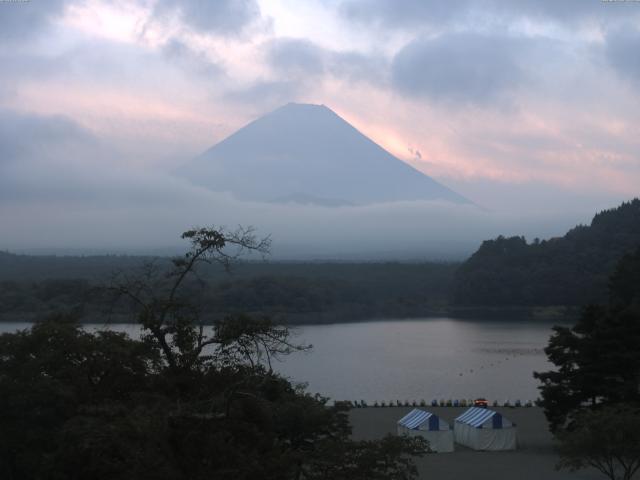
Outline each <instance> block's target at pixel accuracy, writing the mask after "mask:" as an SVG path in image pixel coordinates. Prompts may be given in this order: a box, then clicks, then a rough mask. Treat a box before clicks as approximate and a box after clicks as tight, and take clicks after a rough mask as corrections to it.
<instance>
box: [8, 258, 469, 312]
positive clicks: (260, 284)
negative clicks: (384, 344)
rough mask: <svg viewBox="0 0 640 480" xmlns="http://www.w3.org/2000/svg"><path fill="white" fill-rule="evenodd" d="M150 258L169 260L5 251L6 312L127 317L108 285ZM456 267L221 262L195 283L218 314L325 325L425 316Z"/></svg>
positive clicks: (444, 295)
mask: <svg viewBox="0 0 640 480" xmlns="http://www.w3.org/2000/svg"><path fill="white" fill-rule="evenodd" d="M149 261H155V262H156V263H158V264H159V265H160V266H162V265H163V263H166V262H167V261H168V260H167V259H166V258H159V259H152V258H147V257H119V256H112V257H110V256H103V257H30V256H18V255H10V254H0V272H1V273H0V318H2V319H4V320H19V319H21V318H31V317H34V316H41V314H44V313H49V312H53V311H60V310H62V311H70V310H72V311H76V312H78V313H81V314H83V316H84V318H85V319H87V320H91V319H97V318H100V319H103V318H107V316H111V317H112V318H113V319H117V320H124V317H122V316H121V315H124V313H125V312H126V311H127V309H126V308H124V306H122V305H118V304H116V305H112V304H111V303H110V301H109V295H107V294H106V293H105V291H104V290H103V289H101V288H100V287H102V286H105V285H107V284H108V281H109V277H110V276H111V275H112V274H113V273H114V272H116V271H118V270H120V271H132V270H135V269H136V268H138V267H139V266H140V265H142V264H143V263H145V262H149ZM6 267H8V268H6ZM456 268H457V264H446V263H285V262H282V263H258V262H255V263H253V262H252V263H240V264H238V265H236V266H235V267H234V268H233V270H232V272H231V273H229V274H227V273H225V272H224V271H223V270H222V269H221V268H218V267H216V266H211V267H210V268H208V269H206V270H204V271H203V272H201V275H200V278H201V279H202V280H203V281H204V282H205V288H204V289H203V290H200V289H199V288H196V287H195V286H194V295H197V296H198V297H199V302H201V304H202V305H203V306H204V307H205V308H204V310H205V311H206V312H207V314H208V315H209V316H210V317H211V318H215V317H218V316H222V315H225V314H228V313H238V312H249V313H258V312H260V313H265V314H269V315H273V316H276V317H278V318H281V319H282V320H285V321H289V322H292V323H305V322H314V323H316V322H321V323H324V322H338V321H353V320H362V319H368V318H375V317H394V316H397V317H412V316H424V315H430V314H434V313H437V312H441V311H442V310H443V308H444V307H445V306H446V305H447V304H448V303H449V293H450V290H451V282H452V280H453V274H454V272H455V269H456Z"/></svg>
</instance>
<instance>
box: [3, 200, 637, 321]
mask: <svg viewBox="0 0 640 480" xmlns="http://www.w3.org/2000/svg"><path fill="white" fill-rule="evenodd" d="M639 246H640V200H638V199H635V200H632V201H630V202H627V203H623V204H622V205H621V206H619V207H618V208H615V209H611V210H607V211H603V212H601V213H599V214H597V215H596V216H595V217H594V218H593V221H592V222H591V225H589V226H583V225H580V226H577V227H576V228H574V229H572V230H570V231H569V232H568V233H567V234H566V235H565V236H563V237H560V238H552V239H550V240H542V241H540V240H538V239H535V240H534V241H533V242H532V243H527V241H526V240H525V239H524V237H511V238H505V237H502V236H500V237H498V238H496V239H494V240H488V241H485V242H483V243H482V245H481V246H480V248H479V249H478V251H477V252H476V253H474V254H473V255H472V256H471V257H470V258H469V259H468V260H467V261H466V262H464V263H462V264H457V263H428V262H425V263H397V262H388V263H339V262H336V263H296V262H242V263H239V264H237V265H235V267H234V268H233V270H232V272H231V273H226V272H225V271H224V270H223V269H222V268H220V267H219V266H217V265H211V266H209V267H207V268H206V269H204V270H203V271H202V272H200V278H201V279H202V281H203V282H204V285H205V288H204V289H202V290H201V289H200V288H199V286H198V287H195V286H194V290H193V294H194V295H198V297H199V301H200V302H201V303H202V305H203V306H204V307H205V308H204V311H206V312H207V314H208V316H210V317H211V318H215V317H219V316H222V315H225V314H228V313H238V312H247V313H265V314H269V315H272V316H276V317H278V318H279V319H282V320H285V321H289V322H291V323H306V322H314V323H324V322H344V321H355V320H363V319H371V318H376V317H379V318H383V317H384V318H393V317H397V318H406V317H420V316H433V315H449V316H466V317H491V318H495V317H498V316H500V317H503V318H514V317H522V316H536V317H537V316H563V315H566V312H567V309H566V308H564V307H568V308H569V310H571V309H572V307H576V308H577V307H578V306H580V305H584V304H587V303H598V302H604V301H605V300H606V298H607V287H608V283H607V282H608V280H607V279H608V278H609V276H610V275H611V273H612V272H613V269H614V267H615V265H616V263H617V262H618V260H619V259H621V258H622V257H623V256H624V255H625V254H627V253H630V252H632V251H635V249H636V248H638V247H639ZM148 262H155V263H156V264H157V265H158V266H159V267H160V268H162V267H163V266H166V265H168V262H169V259H168V258H162V257H161V258H153V257H135V256H87V257H56V256H26V255H13V254H10V253H2V252H0V319H4V320H20V319H29V318H36V317H38V316H41V315H42V314H44V313H49V312H53V311H60V310H62V311H69V310H74V311H77V312H78V313H83V314H84V318H85V319H87V320H96V319H98V318H100V319H101V318H104V317H105V315H107V313H108V314H109V315H111V316H112V318H115V319H118V320H126V317H124V314H125V312H126V311H127V309H126V308H124V307H123V306H122V305H111V304H110V302H109V301H108V296H107V295H105V293H104V290H101V289H100V288H99V287H100V286H104V285H106V284H108V282H109V278H110V276H111V275H113V274H114V272H118V271H122V272H130V271H133V270H135V269H136V268H139V267H140V266H141V265H142V264H144V263H148ZM552 307H553V308H552ZM558 307H562V308H558Z"/></svg>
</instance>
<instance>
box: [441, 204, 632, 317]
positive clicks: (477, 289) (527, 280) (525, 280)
mask: <svg viewBox="0 0 640 480" xmlns="http://www.w3.org/2000/svg"><path fill="white" fill-rule="evenodd" d="M639 246H640V200H638V199H637V198H636V199H634V200H632V201H630V202H625V203H623V204H622V205H620V206H619V207H617V208H613V209H610V210H605V211H603V212H601V213H598V214H597V215H596V216H595V217H594V218H593V220H592V222H591V225H588V226H585V225H579V226H577V227H575V228H573V229H572V230H570V231H569V232H567V234H566V235H565V236H564V237H559V238H552V239H550V240H543V241H539V240H538V239H535V240H534V241H533V242H532V243H527V241H526V240H525V238H524V237H510V238H505V237H503V236H500V237H498V238H496V239H494V240H487V241H485V242H483V243H482V245H481V246H480V248H479V249H478V250H477V251H476V252H475V253H474V254H473V255H472V256H471V257H470V258H469V259H468V260H467V261H466V262H464V263H463V264H462V265H461V266H460V268H459V269H458V271H457V273H456V277H455V282H454V291H453V296H454V302H455V303H456V304H458V305H486V306H512V305H519V306H549V305H584V304H586V303H591V302H594V303H602V302H606V300H607V287H608V278H609V276H610V275H611V273H612V272H613V270H614V268H615V266H616V263H617V262H618V261H619V260H620V259H621V258H622V257H623V256H624V255H625V254H628V253H631V252H633V251H634V250H635V249H637V248H638V247H639Z"/></svg>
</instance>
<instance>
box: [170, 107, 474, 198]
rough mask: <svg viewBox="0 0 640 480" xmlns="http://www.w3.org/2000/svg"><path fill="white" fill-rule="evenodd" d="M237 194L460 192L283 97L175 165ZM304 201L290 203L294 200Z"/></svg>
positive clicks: (319, 110)
mask: <svg viewBox="0 0 640 480" xmlns="http://www.w3.org/2000/svg"><path fill="white" fill-rule="evenodd" d="M178 173H179V174H180V175H182V176H184V177H186V178H188V179H189V180H190V181H191V182H193V183H194V184H197V185H200V186H203V187H206V188H208V189H211V190H214V191H227V192H231V193H232V194H234V195H235V196H236V197H237V198H240V199H243V200H254V201H261V202H294V203H316V204H320V205H325V206H338V205H350V204H370V203H382V202H389V201H402V200H434V199H442V200H446V201H450V202H455V203H469V202H468V200H466V199H465V198H464V197H462V196H460V195H458V194H457V193H455V192H454V191H452V190H450V189H448V188H447V187H445V186H443V185H441V184H440V183H438V182H436V181H435V180H433V179H431V178H429V177H428V176H426V175H424V174H423V173H421V172H419V171H418V170H416V169H414V168H413V167H411V166H409V165H407V164H406V163H404V162H402V161H401V160H399V159H397V158H396V157H394V156H393V155H391V154H390V153H389V152H387V151H386V150H384V149H383V148H381V147H380V146H379V145H377V144H376V143H374V142H373V141H371V140H370V139H369V138H367V137H366V136H364V135H363V134H361V133H360V132H359V131H358V130H356V129H355V128H354V127H352V126H351V125H350V124H349V123H347V122H346V121H344V120H343V119H342V118H340V117H339V116H338V115H336V114H335V113H334V112H333V111H331V110H330V109H329V108H327V107H325V106H320V105H304V104H288V105H285V106H284V107H281V108H279V109H278V110H275V111H274V112H271V113H269V114H267V115H265V116H263V117H261V118H259V119H258V120H255V121H254V122H252V123H250V124H249V125H247V126H245V127H244V128H242V129H240V130H239V131H237V132H236V133H234V134H233V135H231V136H229V137H228V138H226V139H225V140H223V141H222V142H220V143H218V144H217V145H215V146H214V147H212V148H211V149H209V150H208V151H206V152H205V153H204V154H202V155H201V156H199V157H197V158H196V159H194V160H193V161H191V162H190V163H188V164H187V165H185V166H184V167H182V168H181V169H180V170H179V172H178ZM300 198H302V199H304V202H298V199H300Z"/></svg>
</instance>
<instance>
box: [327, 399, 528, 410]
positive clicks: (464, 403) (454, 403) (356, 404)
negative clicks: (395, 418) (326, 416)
mask: <svg viewBox="0 0 640 480" xmlns="http://www.w3.org/2000/svg"><path fill="white" fill-rule="evenodd" d="M335 404H336V405H343V406H347V407H352V408H367V407H373V408H385V407H426V406H427V402H426V401H425V400H424V399H423V400H420V401H419V402H418V401H416V400H413V401H412V402H409V401H408V400H405V401H404V402H401V401H400V400H395V401H393V400H391V401H389V402H385V401H382V402H378V401H377V400H376V401H375V402H373V404H371V405H369V404H368V403H367V402H365V401H364V400H360V401H358V400H355V401H351V400H343V401H336V402H335ZM429 405H430V406H432V407H473V406H474V401H473V400H467V399H464V398H463V399H462V400H457V399H456V400H452V399H448V400H444V399H440V400H435V399H434V400H432V401H431V403H430V404H429ZM534 405H535V402H533V401H531V400H527V401H526V402H522V401H520V400H516V401H515V402H513V403H512V402H511V401H509V400H505V401H504V402H502V403H500V402H498V401H497V400H494V401H493V403H492V406H494V407H514V408H515V407H533V406H534Z"/></svg>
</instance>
